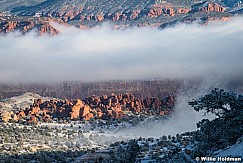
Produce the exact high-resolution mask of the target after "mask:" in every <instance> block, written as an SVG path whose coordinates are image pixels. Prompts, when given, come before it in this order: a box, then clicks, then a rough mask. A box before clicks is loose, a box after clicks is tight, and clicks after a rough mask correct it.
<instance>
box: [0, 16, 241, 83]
mask: <svg viewBox="0 0 243 163" xmlns="http://www.w3.org/2000/svg"><path fill="white" fill-rule="evenodd" d="M242 26H243V18H235V19H233V20H231V21H228V22H214V23H210V24H209V25H208V26H201V25H198V24H190V25H185V24H179V25H177V26H175V27H172V28H167V29H163V30H159V29H155V28H149V27H146V28H129V29H125V30H112V29H111V28H110V26H109V25H108V24H104V25H103V26H102V27H99V28H93V29H91V30H79V29H75V28H71V27H61V26H59V25H55V27H57V28H58V29H59V30H60V34H59V35H58V36H55V37H50V36H44V37H37V36H36V33H35V32H31V33H28V34H26V35H24V36H23V35H21V34H19V33H10V34H8V35H7V36H0V82H13V81H14V82H36V81H41V82H43V81H62V80H65V81H67V80H69V81H71V80H81V81H97V80H112V79H123V80H127V79H151V78H197V77H202V76H207V75H215V76H229V77H234V76H237V77H239V76H240V77H241V76H242V70H243V64H242V63H243V56H242V51H243V46H242V42H243V28H242Z"/></svg>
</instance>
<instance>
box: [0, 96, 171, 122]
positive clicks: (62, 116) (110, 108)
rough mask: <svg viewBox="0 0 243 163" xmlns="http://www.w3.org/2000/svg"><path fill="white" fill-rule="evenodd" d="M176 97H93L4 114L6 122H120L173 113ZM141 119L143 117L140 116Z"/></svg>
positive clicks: (40, 104) (36, 102)
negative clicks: (102, 120)
mask: <svg viewBox="0 0 243 163" xmlns="http://www.w3.org/2000/svg"><path fill="white" fill-rule="evenodd" d="M174 104H175V97H174V96H173V95H170V96H168V97H166V98H163V99H159V98H155V97H154V98H144V99H138V98H135V97H134V95H133V94H130V93H126V94H117V95H116V94H111V95H110V96H107V95H102V96H95V95H93V96H90V97H88V98H85V99H84V100H80V99H74V100H56V99H55V100H49V101H42V99H36V100H34V102H33V104H32V105H31V106H30V107H28V108H17V109H14V110H12V111H5V112H2V113H1V120H2V121H4V122H9V121H10V122H33V123H37V122H42V121H44V122H51V121H52V120H53V119H55V120H84V121H87V120H94V119H104V120H109V119H120V120H126V119H127V118H129V117H135V116H138V115H144V117H146V116H150V115H153V116H166V115H169V114H170V113H171V112H172V111H173V107H174ZM139 117H140V116H139Z"/></svg>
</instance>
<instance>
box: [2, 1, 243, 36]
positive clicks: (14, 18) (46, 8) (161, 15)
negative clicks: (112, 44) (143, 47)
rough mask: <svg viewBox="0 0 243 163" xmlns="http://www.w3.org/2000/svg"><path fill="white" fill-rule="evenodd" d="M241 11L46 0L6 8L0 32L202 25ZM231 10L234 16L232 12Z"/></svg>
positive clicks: (218, 5)
mask: <svg viewBox="0 0 243 163" xmlns="http://www.w3.org/2000/svg"><path fill="white" fill-rule="evenodd" d="M241 8H242V6H241V3H240V2H237V3H236V4H234V5H232V3H229V2H226V1H219V0H218V1H203V2H198V1H191V2H187V1H173V0H168V1H160V0H156V1H155V0H149V1H145V0H142V1H129V0H119V1H116V2H112V1H106V0H102V1H98V0H92V1H87V0H75V1H67V0H61V1H57V0H55V1H53V0H47V1H44V2H40V3H38V4H36V5H33V6H30V5H26V6H22V7H14V8H6V9H5V10H7V9H8V12H2V13H0V32H3V33H8V32H11V31H21V32H23V33H25V32H27V31H30V30H32V29H33V28H36V29H38V31H39V33H40V35H43V34H44V33H49V34H51V35H55V34H58V30H57V29H55V28H54V27H52V26H51V24H50V22H51V21H57V22H60V23H67V24H69V25H73V26H76V27H78V28H81V29H87V28H91V27H94V26H97V25H100V24H101V23H102V22H110V23H111V24H113V26H114V28H115V29H117V28H126V27H129V26H138V27H141V26H155V27H160V26H165V25H168V24H171V23H173V22H178V21H179V22H182V23H187V22H188V21H187V19H190V20H192V21H198V20H202V21H204V22H207V21H211V20H215V19H214V18H217V20H221V18H222V17H232V16H233V15H234V14H235V13H237V11H238V10H239V11H240V10H241ZM2 10H4V9H2ZM232 10H234V12H231V11H232ZM208 13H212V14H208ZM221 13H224V14H221ZM185 18H186V19H185Z"/></svg>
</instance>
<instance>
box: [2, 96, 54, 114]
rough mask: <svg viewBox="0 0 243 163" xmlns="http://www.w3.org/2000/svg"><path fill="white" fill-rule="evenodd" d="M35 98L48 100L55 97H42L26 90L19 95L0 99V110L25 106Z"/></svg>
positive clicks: (30, 103)
mask: <svg viewBox="0 0 243 163" xmlns="http://www.w3.org/2000/svg"><path fill="white" fill-rule="evenodd" d="M35 99H42V100H44V101H45V100H50V99H55V98H51V97H42V96H40V95H38V94H35V93H33V92H27V93H24V94H22V95H20V96H14V97H10V98H6V99H3V100H1V101H0V106H1V107H0V109H1V110H8V111H9V110H13V109H16V108H26V107H29V106H30V105H32V104H33V102H34V100H35Z"/></svg>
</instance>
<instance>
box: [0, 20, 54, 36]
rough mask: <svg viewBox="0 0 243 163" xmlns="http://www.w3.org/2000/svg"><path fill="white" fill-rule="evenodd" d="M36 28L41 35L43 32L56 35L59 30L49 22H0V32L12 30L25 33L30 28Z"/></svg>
mask: <svg viewBox="0 0 243 163" xmlns="http://www.w3.org/2000/svg"><path fill="white" fill-rule="evenodd" d="M33 29H35V30H37V31H38V34H39V35H41V36H43V35H45V34H50V35H57V34H58V33H59V31H58V30H57V29H55V28H54V27H53V26H52V25H51V24H50V23H49V22H43V23H42V22H33V21H9V22H8V21H6V22H2V23H1V22H0V33H9V32H14V31H21V32H22V33H26V32H28V31H31V30H33Z"/></svg>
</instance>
